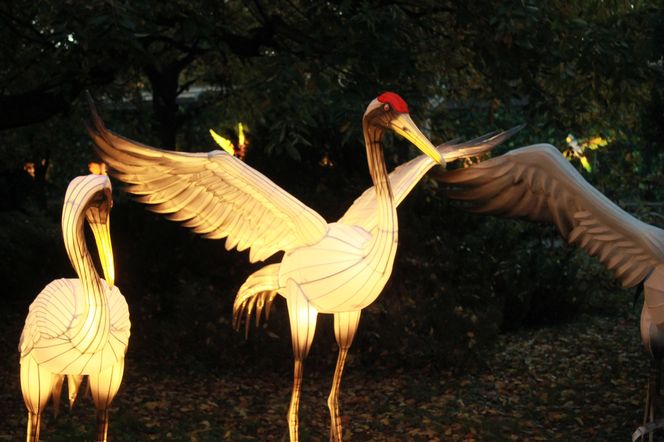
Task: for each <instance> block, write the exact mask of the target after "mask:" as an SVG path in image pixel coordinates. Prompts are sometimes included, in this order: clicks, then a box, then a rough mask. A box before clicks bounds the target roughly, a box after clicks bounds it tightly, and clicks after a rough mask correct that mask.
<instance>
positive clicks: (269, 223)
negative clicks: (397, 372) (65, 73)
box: [88, 108, 327, 262]
mask: <svg viewBox="0 0 664 442" xmlns="http://www.w3.org/2000/svg"><path fill="white" fill-rule="evenodd" d="M93 122H94V128H89V129H88V132H89V133H90V136H91V137H92V140H93V141H94V143H95V145H96V148H97V153H98V154H99V156H100V157H101V158H102V160H103V161H104V162H106V163H107V164H108V165H109V166H110V167H111V168H112V169H113V170H114V173H113V175H114V176H115V177H116V178H117V179H119V180H121V181H124V182H125V183H128V184H131V186H129V188H128V189H127V190H128V192H130V193H133V194H134V195H138V197H137V198H136V199H137V200H138V201H140V202H142V203H145V204H149V205H150V206H149V208H150V210H152V211H154V212H157V213H163V214H167V217H168V218H169V219H171V220H174V221H183V225H184V226H186V227H190V228H192V229H193V231H194V232H196V233H198V234H201V235H203V236H204V237H206V238H214V239H217V238H224V237H227V239H226V248H227V249H228V250H230V249H232V248H233V247H237V249H238V250H240V251H242V250H245V249H247V248H251V250H250V255H249V259H250V260H251V262H255V261H260V260H264V259H266V258H268V257H269V256H271V255H272V254H274V253H276V252H278V251H280V250H290V249H293V248H296V247H300V246H304V245H309V244H314V243H316V242H318V241H319V240H320V239H321V238H322V237H323V235H324V234H325V232H326V230H327V223H326V222H325V220H324V219H323V218H322V217H321V216H320V215H319V214H318V213H316V212H315V211H313V210H311V209H310V208H308V207H307V206H306V205H304V204H303V203H301V202H300V201H299V200H297V199H296V198H294V197H293V196H291V195H290V194H289V193H287V192H286V191H284V190H283V189H282V188H280V187H279V186H277V185H276V184H274V183H273V182H272V181H270V180H269V179H268V178H267V177H265V176H264V175H263V174H261V173H260V172H258V171H256V170H254V169H252V168H251V167H250V166H248V165H247V164H245V163H244V162H242V161H240V160H239V159H237V158H235V157H233V156H231V155H229V154H227V153H226V152H222V151H212V152H209V153H184V152H172V151H167V150H161V149H156V148H153V147H149V146H146V145H143V144H140V143H137V142H135V141H132V140H130V139H127V138H124V137H122V136H119V135H116V134H114V133H113V132H111V131H110V130H108V129H106V127H105V126H104V123H103V122H102V120H101V118H100V117H99V115H98V114H97V113H96V111H95V110H94V108H93Z"/></svg>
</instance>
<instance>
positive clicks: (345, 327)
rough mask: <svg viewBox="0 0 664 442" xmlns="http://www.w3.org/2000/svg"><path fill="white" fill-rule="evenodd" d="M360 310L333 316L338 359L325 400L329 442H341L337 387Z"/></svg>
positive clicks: (339, 383)
mask: <svg viewBox="0 0 664 442" xmlns="http://www.w3.org/2000/svg"><path fill="white" fill-rule="evenodd" d="M360 313H361V310H357V311H354V312H343V313H335V314H334V337H335V338H336V340H337V344H338V345H339V357H338V358H337V366H336V367H335V369H334V378H333V379H332V389H331V390H330V395H329V396H328V398H327V407H328V408H329V409H330V441H331V442H341V440H342V435H343V431H342V428H341V414H340V413H339V387H340V386H341V375H342V374H343V371H344V364H345V363H346V355H347V354H348V349H349V348H350V346H351V344H352V343H353V338H354V337H355V332H356V331H357V327H358V325H359V323H360Z"/></svg>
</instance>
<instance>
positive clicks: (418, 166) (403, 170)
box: [339, 126, 523, 231]
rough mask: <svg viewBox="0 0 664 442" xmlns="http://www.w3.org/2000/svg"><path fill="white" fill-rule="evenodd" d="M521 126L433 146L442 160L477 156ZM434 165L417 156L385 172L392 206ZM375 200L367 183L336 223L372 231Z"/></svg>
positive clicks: (428, 160)
mask: <svg viewBox="0 0 664 442" xmlns="http://www.w3.org/2000/svg"><path fill="white" fill-rule="evenodd" d="M522 128H523V126H517V127H514V128H512V129H510V130H507V131H504V132H491V133H488V134H486V135H483V136H481V137H479V138H475V139H473V140H470V141H467V142H465V143H460V144H454V143H455V142H456V141H457V140H452V141H449V142H447V143H444V144H441V145H439V146H437V149H438V151H439V152H440V154H441V155H442V157H443V158H444V159H445V162H446V163H447V162H451V161H454V160H456V159H459V158H466V157H470V156H478V155H482V154H483V153H486V152H488V151H490V150H491V149H493V148H494V147H495V146H497V145H498V144H500V143H502V142H504V141H505V140H507V139H508V138H509V137H511V136H512V135H514V134H515V133H516V132H517V131H519V130H521V129H522ZM436 164H437V163H436V162H435V161H434V160H432V159H431V157H429V156H428V155H420V156H417V157H415V158H413V159H412V160H410V161H408V162H406V163H404V164H401V165H399V166H398V167H396V168H395V169H394V170H393V171H392V172H391V173H390V175H389V179H390V186H391V187H392V195H393V196H394V203H395V205H397V206H398V205H399V204H401V202H402V201H403V200H404V198H406V196H408V194H409V193H410V191H411V190H413V187H415V185H417V183H419V182H420V180H421V179H422V177H423V176H424V175H425V174H426V173H427V172H428V171H429V170H430V169H431V168H432V167H433V166H434V165H436ZM377 202H378V201H377V200H376V189H375V187H374V186H371V187H370V188H368V189H367V190H365V191H364V193H362V195H360V196H359V197H358V198H357V199H356V200H355V201H354V202H353V205H351V206H350V208H349V209H348V210H347V211H346V213H345V214H344V216H343V217H342V218H341V219H340V220H339V222H340V223H343V224H348V225H357V226H361V227H363V228H364V229H366V230H367V231H371V230H373V229H374V228H375V227H376V216H375V214H376V211H377Z"/></svg>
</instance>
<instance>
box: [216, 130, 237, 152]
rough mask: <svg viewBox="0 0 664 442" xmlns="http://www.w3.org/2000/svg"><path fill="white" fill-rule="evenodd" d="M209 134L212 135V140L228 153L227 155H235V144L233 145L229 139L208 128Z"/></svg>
mask: <svg viewBox="0 0 664 442" xmlns="http://www.w3.org/2000/svg"><path fill="white" fill-rule="evenodd" d="M210 135H212V139H213V140H214V142H215V143H217V144H218V145H219V147H221V148H222V149H224V151H226V153H228V154H229V155H235V146H233V143H232V142H231V140H229V139H228V138H224V137H222V136H221V135H219V134H218V133H216V132H215V131H214V130H212V129H210Z"/></svg>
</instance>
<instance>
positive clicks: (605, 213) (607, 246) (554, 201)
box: [438, 144, 664, 439]
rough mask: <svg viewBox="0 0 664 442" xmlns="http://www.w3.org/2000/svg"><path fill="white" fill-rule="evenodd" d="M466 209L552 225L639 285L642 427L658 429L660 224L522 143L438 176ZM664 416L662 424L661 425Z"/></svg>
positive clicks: (663, 322)
mask: <svg viewBox="0 0 664 442" xmlns="http://www.w3.org/2000/svg"><path fill="white" fill-rule="evenodd" d="M438 179H439V180H440V181H442V182H443V183H445V184H446V185H447V186H448V187H449V189H448V195H449V197H450V198H452V199H456V200H461V201H465V202H466V203H467V205H465V206H462V207H465V208H466V209H468V210H470V211H473V212H477V213H483V214H490V215H497V216H503V217H524V218H528V219H531V220H534V221H545V222H551V223H553V224H554V225H555V226H556V227H557V229H558V232H559V233H560V235H561V236H562V237H563V238H565V240H567V242H569V243H570V244H572V245H578V246H580V247H581V248H583V249H584V250H585V251H586V252H588V253H589V254H590V255H591V256H595V257H597V259H599V261H600V262H601V263H602V264H604V265H605V266H606V267H607V268H608V269H609V270H611V271H612V272H613V274H614V276H615V277H616V278H617V279H618V280H619V281H620V282H621V283H622V285H623V287H625V288H629V287H634V286H636V285H638V284H640V283H643V285H644V293H645V300H644V304H643V309H642V310H641V325H640V328H641V340H642V342H643V345H644V347H645V349H646V351H647V352H648V353H650V355H652V357H653V368H654V370H653V373H652V374H651V376H650V381H649V384H648V385H649V387H648V394H647V398H646V410H645V417H644V424H647V425H644V427H641V428H640V429H639V430H637V432H635V434H634V437H633V439H637V438H638V437H640V436H642V435H643V434H644V433H645V432H647V431H651V430H653V429H654V428H656V427H657V425H652V422H653V421H654V400H655V397H656V396H659V395H660V391H659V386H660V378H661V368H662V358H664V230H662V229H659V228H657V227H655V226H652V225H649V224H646V223H644V222H641V221H639V220H638V219H636V218H634V217H633V216H631V215H630V214H628V213H627V212H625V211H623V210H622V209H621V208H619V207H618V206H616V205H615V204H614V203H612V202H611V201H610V200H609V199H608V198H606V197H605V196H604V195H602V194H601V193H600V192H599V191H598V190H597V189H595V188H594V187H593V186H591V185H590V184H589V183H588V182H587V181H586V180H585V179H583V177H582V176H581V174H580V173H579V172H577V170H576V169H575V168H574V167H572V166H571V165H570V163H569V162H568V161H566V160H565V158H564V157H563V155H561V153H560V152H559V151H558V150H557V149H556V148H555V147H553V146H551V145H548V144H540V145H535V146H529V147H523V148H521V149H516V150H513V151H511V152H508V153H506V154H504V155H502V156H499V157H496V158H493V159H491V160H488V161H483V162H481V163H479V164H475V165H473V166H471V167H468V168H466V169H457V170H454V171H450V172H447V173H446V174H444V175H441V176H440V177H439V178H438ZM661 425H662V422H660V423H659V426H661Z"/></svg>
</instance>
